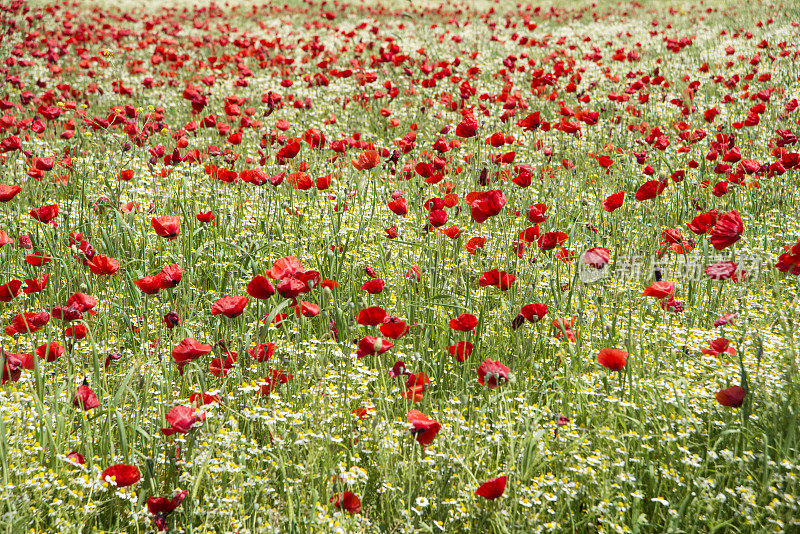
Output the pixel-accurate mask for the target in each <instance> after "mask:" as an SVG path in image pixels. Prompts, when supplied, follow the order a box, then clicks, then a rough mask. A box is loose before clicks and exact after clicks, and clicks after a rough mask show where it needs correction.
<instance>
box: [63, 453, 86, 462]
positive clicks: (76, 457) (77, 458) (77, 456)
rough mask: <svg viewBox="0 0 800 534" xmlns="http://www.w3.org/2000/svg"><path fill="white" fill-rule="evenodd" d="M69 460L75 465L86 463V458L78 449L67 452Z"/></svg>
mask: <svg viewBox="0 0 800 534" xmlns="http://www.w3.org/2000/svg"><path fill="white" fill-rule="evenodd" d="M67 461H68V462H69V463H71V464H73V465H86V459H85V458H84V457H83V455H82V454H81V453H79V452H78V451H71V452H69V453H68V454H67Z"/></svg>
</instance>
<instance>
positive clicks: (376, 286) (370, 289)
mask: <svg viewBox="0 0 800 534" xmlns="http://www.w3.org/2000/svg"><path fill="white" fill-rule="evenodd" d="M385 285H386V282H384V281H383V280H381V279H380V278H373V279H372V280H370V281H369V282H364V283H363V284H362V285H361V289H363V290H364V291H366V292H367V293H369V294H370V295H377V294H378V293H380V292H381V291H383V288H384V286H385Z"/></svg>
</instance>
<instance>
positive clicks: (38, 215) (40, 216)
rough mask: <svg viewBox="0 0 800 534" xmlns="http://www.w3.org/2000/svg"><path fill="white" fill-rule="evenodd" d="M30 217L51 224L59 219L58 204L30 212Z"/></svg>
mask: <svg viewBox="0 0 800 534" xmlns="http://www.w3.org/2000/svg"><path fill="white" fill-rule="evenodd" d="M30 216H31V217H33V218H34V219H36V220H37V221H39V222H43V223H49V222H50V221H52V220H53V219H55V218H56V217H58V204H50V205H49V206H40V207H38V208H34V209H32V210H31V211H30Z"/></svg>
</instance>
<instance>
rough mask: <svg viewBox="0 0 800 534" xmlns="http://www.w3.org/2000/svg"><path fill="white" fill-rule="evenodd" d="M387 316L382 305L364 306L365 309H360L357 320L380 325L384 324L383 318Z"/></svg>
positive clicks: (371, 324) (365, 324)
mask: <svg viewBox="0 0 800 534" xmlns="http://www.w3.org/2000/svg"><path fill="white" fill-rule="evenodd" d="M386 316H387V314H386V310H384V309H383V308H381V307H380V306H373V307H371V308H364V309H363V310H361V311H359V312H358V319H357V320H356V321H357V322H358V324H360V325H364V326H378V325H380V324H383V320H384V319H385V318H386Z"/></svg>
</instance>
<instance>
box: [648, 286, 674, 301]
mask: <svg viewBox="0 0 800 534" xmlns="http://www.w3.org/2000/svg"><path fill="white" fill-rule="evenodd" d="M674 294H675V282H653V283H652V284H650V286H649V287H646V288H645V289H644V291H642V295H643V296H645V297H655V298H657V299H665V298H667V297H669V296H671V295H674Z"/></svg>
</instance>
